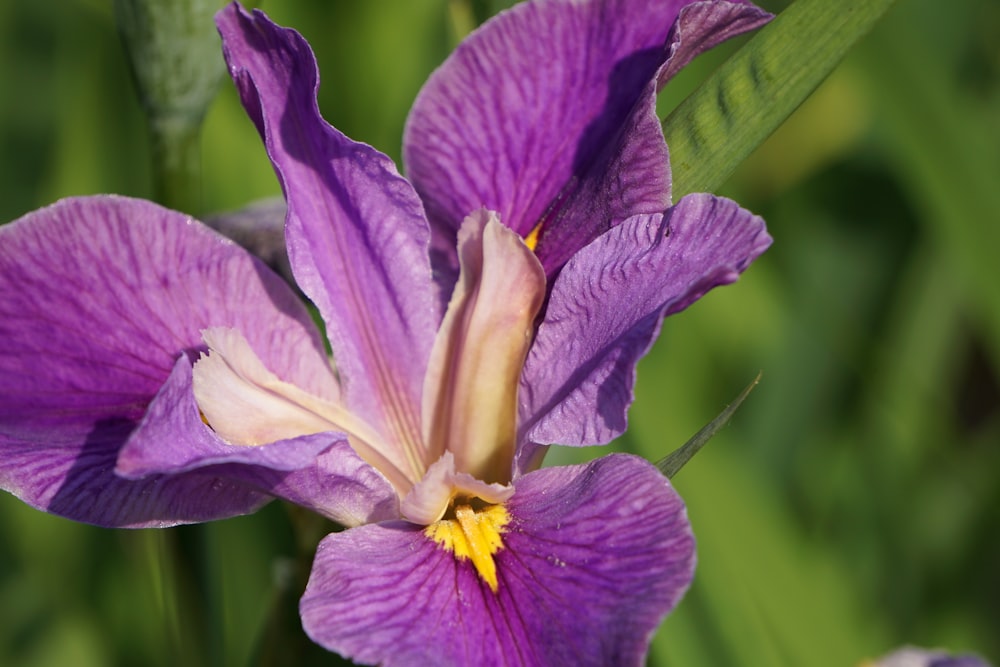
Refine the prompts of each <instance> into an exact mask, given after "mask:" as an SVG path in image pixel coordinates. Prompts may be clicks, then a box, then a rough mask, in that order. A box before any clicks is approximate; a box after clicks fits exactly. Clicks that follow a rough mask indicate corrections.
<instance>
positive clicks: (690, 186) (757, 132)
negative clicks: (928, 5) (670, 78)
mask: <svg viewBox="0 0 1000 667" xmlns="http://www.w3.org/2000/svg"><path fill="white" fill-rule="evenodd" d="M894 2H895V0H838V1H837V2H831V1H830V0H798V1H797V2H794V3H792V4H791V5H790V6H789V7H788V8H787V9H786V10H785V11H783V12H782V13H781V14H780V15H779V16H778V17H777V18H775V19H774V20H773V21H771V23H769V24H768V25H767V26H765V27H764V28H762V29H761V30H760V32H758V33H757V34H756V35H754V37H753V38H752V39H751V40H750V41H748V42H747V43H746V45H744V46H743V48H741V49H740V50H739V51H738V52H736V53H735V54H734V55H733V56H732V57H731V58H729V59H728V60H727V61H726V62H725V63H724V64H723V65H722V66H721V67H720V68H719V69H718V70H716V72H715V73H714V74H713V75H712V76H711V77H709V78H708V79H707V80H706V81H705V82H704V83H702V84H701V85H700V86H699V87H698V88H697V89H696V90H695V91H694V92H693V93H691V95H690V96H688V98H687V99H685V100H684V101H683V102H681V103H680V104H679V105H678V106H677V108H676V109H674V110H673V111H672V112H671V113H670V114H669V115H668V116H667V117H666V119H665V120H664V121H663V132H664V134H665V135H666V139H667V145H668V146H670V158H671V170H672V174H673V197H674V200H675V201H677V200H678V199H680V198H681V197H682V196H683V195H685V194H688V193H690V192H701V191H713V190H716V189H718V187H719V186H720V185H722V184H723V183H724V182H725V181H726V179H727V178H729V176H730V175H731V174H732V173H733V171H734V170H735V169H736V167H737V166H738V165H739V164H740V163H741V162H743V160H744V159H745V158H746V157H747V156H748V155H749V154H750V152H751V151H753V150H754V149H755V148H756V147H757V146H759V145H760V144H762V143H763V142H764V140H765V139H767V137H769V136H770V135H771V133H772V132H773V131H774V130H775V129H777V127H778V126H779V125H781V123H783V122H784V121H785V119H786V118H788V116H789V115H791V113H792V112H793V111H795V109H796V108H797V107H798V106H799V105H800V104H801V103H802V102H803V101H804V100H805V99H806V98H807V97H809V95H810V94H811V93H812V91H813V90H815V89H816V87H817V86H819V84H820V83H822V81H823V79H825V78H826V76H827V75H828V74H829V73H830V72H831V71H832V70H833V68H834V67H836V66H837V64H838V63H839V62H840V61H841V60H842V59H843V57H844V55H845V54H846V53H847V51H848V50H849V49H850V48H851V47H852V46H853V45H854V44H855V43H856V42H857V41H858V40H859V39H861V37H863V36H864V35H865V34H867V33H868V31H869V30H871V28H872V26H873V25H874V24H875V22H876V21H877V20H878V19H879V18H880V17H881V16H882V15H883V14H885V12H886V11H887V10H888V9H889V7H891V6H892V4H893V3H894Z"/></svg>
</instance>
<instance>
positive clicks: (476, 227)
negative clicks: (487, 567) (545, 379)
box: [423, 210, 545, 482]
mask: <svg viewBox="0 0 1000 667" xmlns="http://www.w3.org/2000/svg"><path fill="white" fill-rule="evenodd" d="M458 252H459V262H460V273H459V279H458V283H457V284H456V286H455V291H454V293H453V294H452V298H451V301H450V303H449V304H448V310H447V312H446V313H445V317H444V320H443V322H442V324H441V328H440V330H439V331H438V335H437V338H436V339H435V341H434V348H433V350H432V351H431V358H430V361H429V364H428V371H427V378H426V381H425V384H424V396H423V417H424V429H425V436H426V438H427V442H428V443H430V446H431V453H432V455H433V454H438V455H439V454H441V453H443V451H445V450H447V451H450V452H452V453H453V454H454V456H455V467H456V469H457V470H459V471H461V472H463V473H468V474H470V475H472V476H473V477H474V478H476V479H483V480H486V481H488V482H506V481H508V480H509V479H510V466H511V460H512V457H513V454H514V444H515V442H514V440H515V435H516V427H517V388H518V382H519V378H520V375H521V368H522V366H523V365H524V359H525V356H526V355H527V351H528V348H529V346H530V345H531V339H532V335H533V330H534V320H535V316H536V315H537V314H538V310H539V308H540V307H541V305H542V301H543V299H544V297H545V272H544V271H543V270H542V266H541V264H540V263H539V262H538V260H537V258H536V257H535V255H534V254H533V253H532V252H531V250H530V249H529V248H528V247H527V246H526V245H525V243H524V241H523V240H522V239H521V237H520V236H518V235H517V234H515V233H514V232H513V231H511V230H510V229H508V228H507V227H505V226H503V224H501V223H500V220H499V218H498V217H497V215H496V213H493V212H490V211H486V210H480V211H477V212H476V213H473V214H472V215H470V216H469V217H468V218H466V220H465V221H464V222H463V223H462V227H461V229H460V230H459V232H458Z"/></svg>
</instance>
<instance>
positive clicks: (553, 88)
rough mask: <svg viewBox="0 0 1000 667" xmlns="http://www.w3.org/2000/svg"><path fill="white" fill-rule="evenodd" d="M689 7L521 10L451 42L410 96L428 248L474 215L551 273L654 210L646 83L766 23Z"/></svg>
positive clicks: (661, 163) (662, 193)
mask: <svg viewBox="0 0 1000 667" xmlns="http://www.w3.org/2000/svg"><path fill="white" fill-rule="evenodd" d="M687 4H689V3H688V2H685V1H680V0H673V1H671V0H667V1H663V2H657V1H653V0H594V1H591V2H570V1H568V0H552V1H549V2H526V3H523V4H520V5H518V6H516V7H514V8H513V9H511V10H510V11H507V12H504V13H502V14H500V15H498V16H497V17H495V18H494V19H493V20H491V21H489V22H488V23H486V24H484V25H483V26H482V27H481V28H480V29H479V30H477V31H476V32H475V33H473V34H472V35H470V36H469V38H467V39H466V40H465V41H464V42H463V43H462V44H461V45H459V47H458V48H457V49H456V50H455V52H454V53H453V54H452V55H451V56H450V57H449V58H448V60H447V61H446V62H445V63H444V65H442V66H441V68H440V69H439V70H438V71H437V72H435V73H434V74H433V75H432V76H431V78H430V79H429V80H428V82H427V84H426V85H425V86H424V89H423V90H422V91H421V93H420V95H419V96H418V98H417V100H416V102H415V103H414V106H413V110H412V111H411V114H410V118H409V121H408V123H407V127H406V134H405V138H404V160H405V162H406V168H407V173H408V175H409V177H410V178H411V179H412V181H413V182H414V185H415V186H416V188H417V191H418V192H420V195H421V197H423V199H424V202H425V204H426V206H427V210H428V215H429V216H430V220H431V222H432V223H433V224H434V226H435V232H436V233H437V234H438V235H439V236H440V238H439V239H436V245H438V246H441V247H447V246H448V245H451V247H452V248H453V247H454V234H455V230H457V228H458V225H459V223H460V222H461V221H462V220H463V219H464V217H465V216H466V215H468V214H469V213H470V212H471V211H474V210H476V209H478V208H480V207H485V208H488V209H490V210H495V211H498V212H499V214H500V219H501V220H503V222H504V224H506V225H508V226H510V227H511V228H513V229H514V230H515V231H517V232H518V233H519V234H521V235H522V236H524V237H533V238H534V239H536V240H537V253H538V256H539V259H540V260H541V261H542V264H543V265H544V266H545V269H546V273H547V274H548V275H553V274H554V273H556V272H557V271H558V269H559V267H561V266H562V264H563V263H564V262H565V261H566V260H567V259H568V258H569V257H570V256H571V255H572V254H573V253H574V252H575V251H576V250H578V249H580V248H581V247H583V246H584V245H586V244H587V243H589V242H590V241H591V240H593V239H594V238H595V237H596V236H598V235H599V234H600V233H602V232H604V231H605V230H607V229H608V228H610V227H612V226H614V225H616V224H618V223H620V222H621V221H623V220H625V219H626V218H628V217H630V216H632V215H636V214H639V213H655V212H659V211H662V210H664V209H666V208H667V206H669V204H670V174H669V166H668V161H667V149H666V146H665V145H664V141H663V134H662V131H661V129H660V124H659V119H658V118H657V116H656V112H655V101H656V99H655V96H656V90H657V86H658V85H659V84H661V83H662V82H663V81H665V79H666V78H667V77H668V76H669V74H672V72H673V71H675V68H673V67H672V65H671V63H672V61H673V60H676V61H677V62H687V61H688V60H690V58H691V57H693V56H694V55H696V54H697V53H699V52H700V51H702V50H704V49H706V48H709V47H710V46H712V45H714V44H716V43H718V41H721V39H724V38H728V37H731V36H732V35H734V34H738V33H739V32H743V31H745V30H749V29H751V28H754V27H756V26H758V25H760V24H761V23H763V22H764V21H766V20H767V18H768V17H769V15H768V14H767V13H766V12H762V11H761V10H759V9H757V8H756V7H754V6H753V5H750V4H744V3H730V2H700V3H695V5H696V6H702V5H706V6H711V7H713V8H717V9H714V10H712V11H709V10H707V9H706V10H704V11H702V10H699V11H697V12H694V13H691V12H687V13H685V10H686V9H689V8H686V7H685V5H687ZM682 8H684V9H683V10H682ZM685 16H687V17H689V18H690V19H691V20H684V17H685ZM679 17H680V19H679Z"/></svg>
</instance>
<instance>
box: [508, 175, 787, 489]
mask: <svg viewBox="0 0 1000 667" xmlns="http://www.w3.org/2000/svg"><path fill="white" fill-rule="evenodd" d="M770 242H771V238H770V237H769V236H768V235H767V231H766V230H765V228H764V221H763V220H762V219H760V218H759V217H757V216H755V215H753V214H751V213H750V212H748V211H746V210H744V209H742V208H740V207H739V206H738V205H737V204H736V203H735V202H733V201H731V200H728V199H723V198H720V197H715V196H713V195H707V194H693V195H689V196H687V197H684V198H683V199H682V200H681V201H680V202H679V203H678V204H677V206H675V207H673V208H671V209H670V210H669V211H667V214H666V215H665V216H661V215H648V216H646V215H642V216H636V217H635V218H631V219H629V220H628V221H626V222H625V223H623V224H622V225H620V226H619V227H616V228H614V229H612V230H610V231H608V232H607V233H605V234H604V235H603V236H601V237H600V238H598V239H597V240H596V241H594V242H593V243H591V244H590V245H589V246H587V247H586V248H584V249H583V250H582V251H580V252H579V253H578V254H577V255H576V256H575V257H573V259H572V260H570V262H568V263H567V264H566V266H565V268H564V269H563V271H562V273H561V274H560V275H559V278H558V279H557V280H556V282H555V285H554V286H553V288H552V294H551V298H550V300H549V303H548V306H547V307H546V311H545V321H543V322H542V324H541V325H540V326H539V329H538V334H537V335H536V337H535V344H534V345H533V346H532V348H531V352H530V353H529V355H528V360H527V362H526V363H525V367H524V374H523V376H522V384H521V424H522V438H521V440H522V441H525V440H527V441H532V442H537V443H543V444H564V445H592V444H603V443H606V442H608V441H610V440H611V439H612V438H614V437H616V436H617V435H619V434H620V433H621V432H622V431H623V430H624V429H625V423H626V421H625V420H626V411H627V409H628V406H629V405H630V404H631V402H632V398H633V395H632V387H633V384H634V381H635V366H636V363H637V362H638V360H639V358H640V357H642V356H643V355H644V354H645V353H646V352H647V350H648V349H649V346H650V345H651V343H652V341H653V340H654V339H655V337H656V334H657V332H658V331H659V327H660V324H661V322H662V320H663V318H664V316H666V315H670V314H672V313H676V312H678V311H680V310H683V309H684V308H686V307H687V306H689V305H690V304H691V303H693V302H694V301H696V300H697V299H698V298H700V297H701V296H702V295H703V294H705V292H707V291H708V290H710V289H712V288H713V287H716V286H718V285H724V284H726V283H731V282H733V281H734V280H736V278H737V277H738V276H739V274H740V272H741V271H743V270H744V269H745V268H746V267H747V266H749V264H750V262H752V261H753V260H754V259H755V258H756V257H757V256H758V255H760V254H761V253H762V252H763V251H764V250H765V249H766V248H767V247H768V246H769V245H770ZM532 454H533V451H532V447H531V446H530V445H529V446H526V447H523V448H522V450H521V451H519V452H518V463H517V465H518V467H519V468H520V469H521V470H524V466H525V464H526V463H527V461H528V460H530V459H531V458H532Z"/></svg>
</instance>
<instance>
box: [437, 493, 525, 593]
mask: <svg viewBox="0 0 1000 667" xmlns="http://www.w3.org/2000/svg"><path fill="white" fill-rule="evenodd" d="M509 521H510V515H509V514H508V513H507V508H505V507H504V506H503V505H490V506H489V507H486V508H484V509H481V510H478V511H477V510H474V509H472V507H471V506H470V505H458V506H456V507H455V518H454V519H451V518H449V519H441V520H440V521H437V522H435V523H432V524H431V525H429V526H427V528H425V529H424V534H425V535H426V536H427V537H429V538H430V539H432V540H434V541H435V542H437V543H438V544H439V545H441V546H442V547H444V548H445V549H446V550H448V551H450V552H452V553H453V554H455V557H456V558H457V559H458V560H465V559H466V558H468V559H470V560H471V561H472V564H473V565H474V566H475V567H476V572H478V573H479V576H480V577H482V579H483V581H485V582H486V584H487V585H488V586H489V587H490V590H491V591H493V592H494V593H496V592H497V565H496V562H495V561H494V560H493V554H495V553H496V552H498V551H500V549H503V539H502V538H501V537H500V536H501V535H502V534H503V533H504V532H506V526H507V523H508V522H509Z"/></svg>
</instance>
